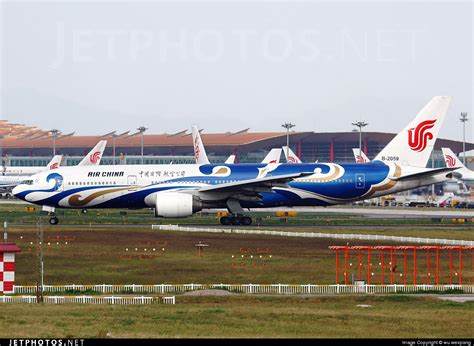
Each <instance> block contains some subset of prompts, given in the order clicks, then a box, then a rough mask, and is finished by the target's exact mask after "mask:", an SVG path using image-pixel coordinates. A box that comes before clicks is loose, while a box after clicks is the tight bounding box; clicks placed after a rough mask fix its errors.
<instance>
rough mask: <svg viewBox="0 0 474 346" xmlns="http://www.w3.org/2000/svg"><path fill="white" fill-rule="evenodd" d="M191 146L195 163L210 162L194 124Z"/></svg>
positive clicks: (203, 163)
mask: <svg viewBox="0 0 474 346" xmlns="http://www.w3.org/2000/svg"><path fill="white" fill-rule="evenodd" d="M193 148H194V157H195V158H196V163H197V164H200V165H205V164H209V163H210V162H209V159H208V158H207V154H206V149H204V144H203V143H202V139H201V134H200V133H199V130H198V128H197V126H196V125H193Z"/></svg>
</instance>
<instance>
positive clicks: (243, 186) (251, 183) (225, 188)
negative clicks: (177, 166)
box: [198, 172, 314, 193]
mask: <svg viewBox="0 0 474 346" xmlns="http://www.w3.org/2000/svg"><path fill="white" fill-rule="evenodd" d="M312 174H314V172H300V173H292V174H282V175H274V176H266V177H264V178H256V179H247V180H240V181H237V182H233V183H225V184H219V185H215V186H206V187H203V188H201V189H199V190H198V192H200V193H207V192H229V193H232V192H240V191H242V190H247V191H249V190H252V189H253V190H255V191H257V190H260V189H262V188H263V189H271V188H272V187H273V186H282V185H285V186H286V183H288V182H289V181H292V180H293V179H297V178H301V177H305V176H308V175H312Z"/></svg>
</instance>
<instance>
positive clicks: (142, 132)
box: [137, 126, 148, 165]
mask: <svg viewBox="0 0 474 346" xmlns="http://www.w3.org/2000/svg"><path fill="white" fill-rule="evenodd" d="M137 130H138V132H140V133H141V135H142V165H143V142H144V137H145V135H144V133H145V131H146V130H148V128H146V127H145V126H140V127H139V128H138V129H137Z"/></svg>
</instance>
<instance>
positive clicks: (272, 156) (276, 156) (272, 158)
mask: <svg viewBox="0 0 474 346" xmlns="http://www.w3.org/2000/svg"><path fill="white" fill-rule="evenodd" d="M280 156H281V148H273V149H272V150H270V151H269V153H268V154H267V156H265V158H264V159H263V160H262V163H266V164H269V163H279V162H280Z"/></svg>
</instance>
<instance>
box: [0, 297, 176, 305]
mask: <svg viewBox="0 0 474 346" xmlns="http://www.w3.org/2000/svg"><path fill="white" fill-rule="evenodd" d="M36 302H37V298H36V296H0V303H27V304H33V303H36ZM43 302H44V303H45V304H68V303H72V304H110V305H149V304H175V303H176V300H175V297H145V296H141V297H114V296H111V297H96V296H85V295H84V296H44V297H43Z"/></svg>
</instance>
